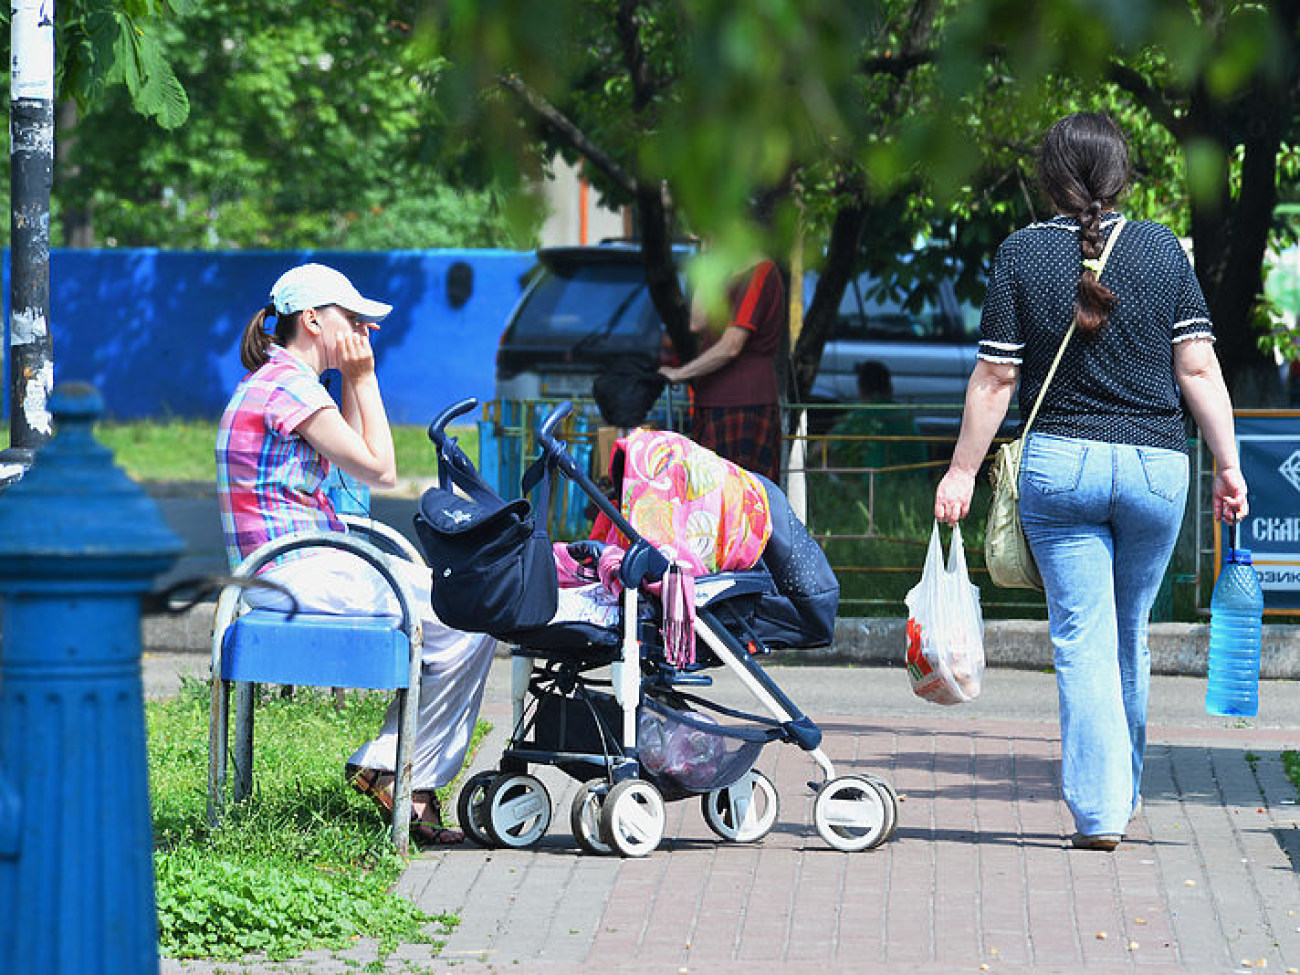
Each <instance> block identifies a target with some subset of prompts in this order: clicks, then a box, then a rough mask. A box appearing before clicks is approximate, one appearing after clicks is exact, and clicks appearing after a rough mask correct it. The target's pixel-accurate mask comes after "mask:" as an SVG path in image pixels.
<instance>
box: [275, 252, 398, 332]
mask: <svg viewBox="0 0 1300 975" xmlns="http://www.w3.org/2000/svg"><path fill="white" fill-rule="evenodd" d="M271 304H273V305H274V306H275V313H276V314H277V315H292V314H293V313H294V312H296V311H304V310H306V309H308V308H321V307H323V306H325V305H338V306H339V307H340V308H344V309H347V310H348V311H350V312H352V313H353V314H355V315H356V316H357V317H358V318H360V319H361V320H362V321H363V322H371V323H375V322H381V321H383V320H384V319H385V318H386V317H388V313H389V312H390V311H392V310H393V306H392V305H386V304H384V303H383V302H382V301H371V300H370V299H369V298H363V297H362V296H361V292H359V291H358V290H357V289H356V287H355V286H353V284H352V282H351V281H349V280H348V279H347V276H346V275H345V274H343V273H342V272H341V271H336V270H334V268H332V267H326V266H325V265H324V264H300V265H299V266H298V267H295V268H290V269H289V270H288V271H285V272H284V273H283V274H281V275H280V279H279V280H278V281H276V282H275V284H273V285H272V286H271Z"/></svg>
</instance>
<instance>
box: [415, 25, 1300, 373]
mask: <svg viewBox="0 0 1300 975" xmlns="http://www.w3.org/2000/svg"><path fill="white" fill-rule="evenodd" d="M1297 6H1300V0H1273V2H1270V3H1247V2H1237V0H1125V2H1118V0H1108V2H1102V3H1095V2H1094V3H1086V4H1085V3H1083V2H1081V0H962V2H956V0H877V2H874V3H827V4H817V5H809V4H804V3H800V2H797V0H766V2H764V3H748V2H742V0H490V2H487V0H446V2H444V3H440V4H437V5H436V6H435V7H433V8H431V9H430V10H429V11H428V12H427V13H428V16H427V17H426V20H425V21H424V24H425V30H424V32H423V37H424V38H425V46H424V47H423V49H422V50H423V56H424V57H426V58H431V57H440V58H446V59H447V62H448V63H449V64H450V67H451V70H450V71H449V72H447V73H446V75H445V77H444V79H443V83H442V84H441V85H440V86H439V91H440V94H441V95H442V96H443V98H444V100H445V103H446V104H448V105H449V106H450V107H451V109H452V111H453V112H454V113H455V115H456V117H458V118H460V119H463V120H465V121H466V122H467V123H469V124H470V125H472V126H473V128H474V130H475V131H476V132H478V133H479V134H481V135H482V136H484V144H485V145H487V146H490V147H492V148H494V149H495V150H496V151H497V152H498V153H509V154H511V156H512V158H514V159H517V160H525V161H526V163H527V164H528V165H532V166H535V165H536V164H537V160H538V159H539V158H545V156H546V155H547V153H549V152H551V151H556V150H558V151H560V152H561V153H563V154H565V155H566V156H568V157H570V158H574V157H581V158H582V159H583V160H584V162H585V164H586V166H587V172H589V173H594V174H595V175H596V177H597V179H599V180H600V185H601V187H602V188H603V189H604V190H605V192H606V193H607V194H608V196H609V197H610V199H612V200H615V201H618V202H633V203H634V204H635V205H636V210H637V213H638V215H639V218H640V227H641V230H642V233H643V235H644V241H643V246H644V252H645V257H646V266H647V271H648V273H649V276H650V281H651V288H652V294H653V295H654V296H655V299H656V303H657V305H658V306H659V308H660V311H661V312H663V313H664V315H665V320H666V321H667V322H668V323H669V327H670V331H671V332H672V333H673V334H674V337H675V339H680V338H681V337H682V336H683V334H684V332H685V311H684V309H685V306H684V303H683V301H682V300H681V296H680V294H679V293H677V286H676V281H675V279H673V278H672V276H671V275H670V274H668V273H666V269H667V268H668V266H669V264H668V256H667V247H666V240H667V237H668V234H669V232H670V230H672V229H674V228H679V227H682V226H688V227H689V228H691V229H693V230H698V231H700V232H703V233H705V234H706V235H708V236H709V237H710V239H711V240H713V241H714V242H715V245H716V246H715V248H714V255H715V256H714V258H713V260H712V261H706V262H701V264H700V267H699V268H698V269H697V275H696V283H697V285H700V286H703V287H706V288H708V287H714V288H716V286H717V284H718V282H719V281H720V280H721V277H722V275H723V274H724V273H725V270H726V268H727V266H728V265H730V264H733V263H734V262H736V261H738V260H739V259H740V258H741V257H742V256H743V255H744V254H746V253H748V252H750V250H751V249H752V247H753V246H754V244H755V241H756V240H757V241H761V243H762V244H763V246H765V247H767V248H768V249H769V250H771V251H772V252H775V253H780V254H784V253H788V252H789V251H788V248H789V246H790V244H791V242H792V240H793V236H794V229H795V228H796V226H802V227H803V228H804V234H805V236H804V240H805V241H806V247H805V251H804V256H805V257H806V259H807V260H809V261H810V262H815V263H819V264H821V265H822V266H823V274H822V275H821V278H820V281H819V285H818V291H817V294H816V295H815V296H814V298H813V301H812V305H811V307H810V309H809V313H808V316H807V321H806V323H805V328H804V332H803V334H802V335H801V336H800V338H799V342H798V345H797V346H796V349H795V360H796V363H795V378H796V380H797V384H796V390H795V391H796V393H797V391H798V389H799V388H807V380H808V379H810V378H811V376H812V375H813V373H815V371H816V366H817V362H818V359H819V357H820V353H821V348H822V345H823V344H824V342H825V339H826V337H827V335H828V334H829V330H830V328H831V325H832V324H833V320H834V315H835V311H836V309H837V308H838V304H839V298H840V294H841V292H842V289H843V285H844V282H845V281H847V280H848V278H849V276H850V275H851V273H852V271H853V270H854V269H856V267H857V266H859V265H860V264H862V263H866V264H867V265H869V266H874V267H876V268H877V269H880V270H884V271H886V272H887V277H888V278H889V279H890V280H891V281H892V282H894V284H898V283H906V281H907V279H908V278H914V279H920V280H922V281H924V280H926V279H930V280H933V278H934V276H935V271H936V268H938V267H939V266H943V267H945V268H946V271H945V273H953V272H954V271H955V272H957V273H959V274H960V275H961V280H960V282H959V284H960V288H961V290H963V291H964V292H965V293H966V295H967V296H971V295H973V294H975V293H977V291H978V279H979V274H980V271H981V270H982V268H983V266H984V265H985V264H986V263H987V261H988V259H989V258H990V257H991V254H992V252H993V250H994V248H995V247H996V244H997V242H998V241H999V240H1000V239H1001V238H1002V236H1004V235H1005V234H1006V233H1007V232H1008V231H1009V230H1010V229H1012V228H1013V227H1014V226H1016V225H1017V224H1019V223H1022V222H1024V221H1025V220H1026V219H1028V218H1030V217H1031V216H1033V215H1035V214H1038V213H1041V209H1040V207H1041V204H1040V203H1039V202H1038V201H1037V199H1036V197H1035V192H1034V190H1033V180H1032V156H1033V149H1034V146H1035V144H1036V142H1037V140H1038V138H1039V137H1040V135H1041V133H1042V131H1043V130H1044V128H1045V127H1046V126H1047V125H1048V124H1049V123H1050V122H1051V121H1052V120H1053V119H1054V118H1056V117H1058V116H1059V115H1060V114H1063V113H1065V112H1068V111H1073V110H1077V109H1094V110H1095V109H1105V110H1108V111H1111V112H1112V113H1113V114H1115V115H1116V116H1117V118H1118V119H1119V120H1120V121H1121V124H1123V125H1124V126H1125V127H1126V129H1127V130H1128V131H1129V133H1130V135H1131V137H1132V143H1133V150H1134V158H1135V163H1136V169H1137V171H1138V175H1139V182H1138V185H1137V188H1136V189H1135V192H1134V193H1133V194H1132V196H1131V197H1130V199H1129V200H1128V201H1126V203H1125V206H1126V209H1127V210H1128V211H1129V212H1130V213H1131V214H1132V215H1135V216H1148V217H1156V218H1159V219H1162V220H1164V221H1165V222H1167V223H1169V224H1171V225H1172V226H1174V228H1175V229H1177V230H1179V231H1180V232H1186V233H1188V234H1190V236H1191V237H1192V240H1193V244H1194V251H1195V259H1196V267H1197V272H1198V275H1199V277H1200V279H1201V282H1202V285H1203V287H1204V289H1205V291H1206V294H1207V299H1208V300H1209V302H1210V306H1211V309H1212V312H1213V314H1214V316H1215V318H1216V322H1217V328H1218V331H1219V334H1220V341H1221V346H1220V348H1221V353H1222V355H1223V358H1224V362H1225V366H1226V368H1227V370H1228V372H1229V376H1230V379H1231V380H1232V381H1233V382H1234V383H1236V384H1237V385H1239V386H1241V387H1243V388H1245V389H1246V390H1247V398H1253V397H1254V396H1256V395H1263V390H1264V388H1265V386H1266V385H1267V378H1268V376H1269V374H1270V373H1269V371H1268V369H1267V365H1268V361H1267V360H1266V359H1265V358H1264V357H1263V356H1261V355H1260V354H1259V352H1258V344H1259V337H1260V335H1259V333H1258V331H1257V330H1256V329H1255V328H1254V326H1253V316H1254V310H1255V308H1256V298H1257V296H1258V295H1259V294H1260V293H1261V291H1262V281H1261V277H1260V268H1261V265H1262V260H1263V255H1264V251H1265V247H1266V245H1267V244H1268V242H1269V240H1270V238H1271V236H1272V238H1273V239H1278V238H1277V235H1278V234H1279V233H1282V232H1283V228H1282V226H1281V225H1280V224H1278V223H1276V222H1275V220H1274V217H1273V205H1274V203H1275V202H1276V201H1277V194H1278V185H1279V175H1280V174H1281V175H1285V174H1286V173H1287V172H1289V171H1291V170H1293V169H1294V167H1295V164H1296V163H1295V157H1294V151H1293V150H1292V149H1291V148H1290V147H1292V146H1294V144H1295V142H1296V136H1297V117H1296V110H1295V105H1297V104H1300V102H1297V99H1296V95H1297V94H1300V92H1297V87H1300V84H1298V82H1297V64H1298V63H1300V37H1298V36H1297V22H1296V21H1297ZM500 164H501V163H500V157H498V160H497V162H496V165H500ZM1291 185H1293V184H1291ZM756 197H769V198H770V197H775V198H777V199H778V201H779V206H778V207H777V219H776V220H775V221H774V223H773V224H772V226H771V227H770V228H767V227H760V226H757V225H756V224H755V223H754V222H753V221H752V220H750V219H748V208H749V206H750V205H751V204H752V202H753V201H754V199H755V198H756ZM796 217H797V219H796ZM922 237H924V238H925V239H927V240H928V241H930V242H931V243H932V244H937V245H938V246H935V247H929V248H927V249H925V250H924V251H922V252H918V251H917V247H916V243H917V241H918V240H919V239H921V238H922ZM886 286H890V285H888V284H887V285H886ZM678 344H679V348H683V343H682V342H679V343H678ZM683 351H689V350H687V349H683ZM1261 377H1262V378H1261Z"/></svg>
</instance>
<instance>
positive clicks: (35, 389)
mask: <svg viewBox="0 0 1300 975" xmlns="http://www.w3.org/2000/svg"><path fill="white" fill-rule="evenodd" d="M10 3H11V6H10V13H11V16H10V22H9V29H10V42H11V51H12V63H11V65H10V69H11V75H10V89H9V94H10V110H9V111H10V114H9V135H10V166H11V172H10V234H11V241H12V244H11V247H10V252H9V253H10V258H9V259H10V278H9V280H10V283H9V308H10V316H9V444H10V450H8V451H5V453H4V455H3V456H0V481H3V480H4V475H5V470H6V468H7V467H8V468H12V466H13V465H16V464H21V465H22V467H24V468H25V467H27V466H28V465H30V463H31V456H32V453H33V452H34V451H35V450H36V448H37V447H39V446H41V444H43V443H45V441H47V440H48V439H49V438H50V433H51V423H50V413H49V409H48V406H47V402H48V399H49V394H50V390H51V389H52V388H53V386H54V361H53V355H52V351H53V350H52V347H51V343H50V328H49V313H50V185H51V183H52V180H53V175H54V0H10Z"/></svg>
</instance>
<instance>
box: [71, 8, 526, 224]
mask: <svg viewBox="0 0 1300 975" xmlns="http://www.w3.org/2000/svg"><path fill="white" fill-rule="evenodd" d="M82 7H84V8H85V14H84V16H79V15H78V11H77V10H75V9H74V10H73V12H72V13H71V14H70V15H69V17H70V20H69V21H68V22H67V23H65V22H64V20H63V15H62V14H56V16H59V20H60V41H61V42H62V40H63V39H64V38H65V37H66V38H67V39H68V42H69V43H70V44H72V45H73V47H72V50H71V52H69V53H67V54H65V57H64V64H63V70H62V74H61V79H62V80H63V81H64V82H66V84H62V85H61V86H60V88H59V92H60V95H61V96H67V95H75V96H76V101H77V106H78V110H77V111H76V112H69V111H67V110H66V109H67V108H68V107H69V106H65V107H64V110H63V111H61V113H60V121H61V123H63V124H61V127H60V131H59V133H58V136H57V139H56V148H57V150H58V154H59V164H58V170H57V173H56V181H55V191H54V206H55V213H56V216H57V217H59V218H61V219H60V220H59V221H58V222H56V225H55V232H54V237H55V242H56V243H65V244H72V245H78V246H90V245H101V246H102V245H107V246H163V247H179V248H198V249H215V248H244V247H285V248H307V247H316V248H328V247H344V248H356V249H390V248H414V247H437V246H453V245H458V246H503V245H512V244H513V245H519V244H522V245H527V244H528V243H529V242H530V241H531V239H532V233H533V229H534V228H535V226H536V221H537V218H536V214H535V213H534V212H532V210H531V209H529V208H528V207H527V205H526V204H527V200H526V198H523V197H511V199H512V200H521V201H522V204H521V205H520V206H517V207H516V208H515V209H510V208H508V207H507V206H506V205H504V204H503V203H502V200H503V198H504V197H503V195H502V194H501V193H500V192H498V191H497V190H496V188H494V187H493V186H491V185H489V183H488V182H487V181H486V180H478V181H477V182H475V181H474V180H475V174H473V173H471V172H470V171H469V170H468V169H465V170H459V169H457V168H456V161H457V147H455V146H453V145H449V144H447V143H446V142H445V141H444V139H443V134H444V133H445V132H446V131H447V126H446V125H445V124H443V121H442V119H441V118H440V117H439V115H438V111H437V108H436V106H435V105H434V103H433V100H432V99H431V98H430V96H429V92H428V91H427V89H426V85H427V84H428V83H429V82H431V81H432V80H436V78H437V75H438V73H439V71H440V66H439V65H438V64H436V63H433V64H430V63H427V62H426V63H424V64H422V65H421V68H420V70H419V71H416V70H415V69H414V68H413V66H412V65H411V64H410V63H409V60H408V59H407V58H406V49H407V40H408V36H409V33H410V19H411V11H410V10H409V9H408V8H409V4H405V3H402V2H400V0H381V2H376V3H368V4H347V3H341V2H337V0H283V2H277V3H274V4H248V3H239V2H235V0H209V2H205V3H202V4H198V3H191V2H189V0H184V2H173V3H170V4H167V5H166V11H170V12H171V13H172V16H170V17H168V18H166V19H162V18H161V16H159V17H157V18H155V19H154V20H153V21H151V23H150V30H149V31H148V32H146V33H144V34H141V33H140V32H139V31H138V30H135V29H133V28H134V25H135V21H134V20H132V19H131V18H132V16H139V15H141V12H140V11H133V10H127V9H123V10H118V9H116V8H114V7H111V6H110V5H107V4H104V3H90V2H89V0H83V3H82ZM125 7H130V8H136V7H139V8H142V9H145V8H147V10H153V11H155V12H156V13H158V14H159V15H161V14H162V13H163V12H166V11H165V10H164V3H163V2H162V0H157V2H151V3H149V4H144V3H139V2H137V3H132V4H126V5H125ZM117 24H124V25H125V26H126V27H127V28H129V29H127V30H126V33H125V35H122V36H118V37H117V40H116V41H115V42H114V44H107V43H106V41H105V40H104V38H105V37H107V36H108V35H109V34H110V33H111V31H109V29H108V27H107V26H106V25H117ZM160 66H161V67H160ZM164 69H165V70H164ZM167 79H170V81H168V80H167ZM114 80H121V81H122V82H123V83H122V84H120V85H116V86H114V85H113V84H112V82H113V81H114ZM172 82H175V84H174V85H173V84H172ZM155 89H158V90H163V89H165V90H167V91H172V90H173V89H175V90H179V91H180V92H181V97H182V98H184V99H186V103H187V105H188V106H189V114H188V118H187V119H185V118H181V119H177V118H176V117H175V116H174V115H173V114H171V112H172V111H173V109H174V106H171V102H169V101H167V100H165V99H164V100H155V101H157V104H158V108H157V109H156V110H155V111H152V112H143V111H140V110H138V109H140V107H141V99H142V98H146V96H148V97H150V98H152V93H153V92H154V91H155ZM155 101H149V102H148V104H150V105H153V104H155ZM169 106H171V107H169ZM175 122H183V124H179V125H174V124H173V123H175ZM67 123H71V124H67ZM448 160H450V168H449V169H443V168H441V167H446V166H447V165H448ZM453 185H455V186H456V187H457V189H453V188H452V187H453ZM460 187H464V189H461V188H460Z"/></svg>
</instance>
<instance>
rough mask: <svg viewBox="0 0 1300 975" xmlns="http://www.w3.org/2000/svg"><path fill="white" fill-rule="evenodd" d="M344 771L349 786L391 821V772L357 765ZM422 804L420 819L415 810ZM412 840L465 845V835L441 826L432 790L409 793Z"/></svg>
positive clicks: (430, 843) (435, 843) (438, 807)
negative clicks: (422, 810)
mask: <svg viewBox="0 0 1300 975" xmlns="http://www.w3.org/2000/svg"><path fill="white" fill-rule="evenodd" d="M343 771H344V775H345V776H346V777H347V780H348V784H349V785H351V786H352V788H354V789H356V790H357V791H358V792H360V793H361V794H362V795H363V796H366V797H367V798H368V799H370V800H371V801H372V802H373V803H374V804H375V805H376V806H378V807H379V809H380V811H381V812H382V813H383V814H384V818H385V819H387V820H390V821H391V820H392V816H393V785H394V782H395V777H394V776H393V773H392V772H385V771H382V770H381V769H375V768H365V767H363V766H360V765H347V766H345V767H344V770H343ZM421 803H422V804H423V805H424V815H423V816H421V815H420V814H419V813H417V812H416V808H415V807H416V806H417V805H418V804H421ZM411 838H412V839H413V840H415V842H416V843H417V844H418V845H420V846H454V845H456V844H458V843H464V842H465V834H464V833H462V832H461V831H460V830H458V829H451V828H449V827H446V826H443V825H442V804H441V803H440V802H438V794H437V793H436V792H432V791H417V792H412V793H411Z"/></svg>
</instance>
